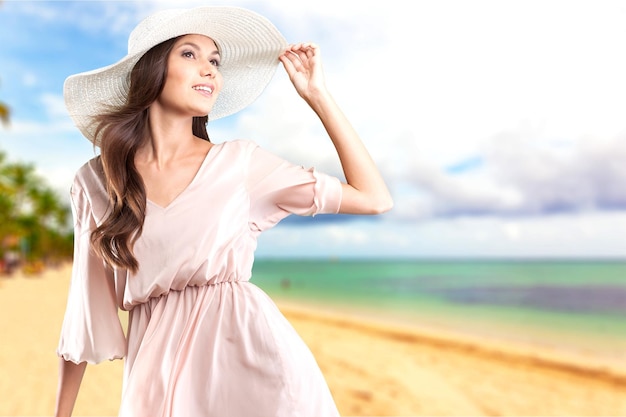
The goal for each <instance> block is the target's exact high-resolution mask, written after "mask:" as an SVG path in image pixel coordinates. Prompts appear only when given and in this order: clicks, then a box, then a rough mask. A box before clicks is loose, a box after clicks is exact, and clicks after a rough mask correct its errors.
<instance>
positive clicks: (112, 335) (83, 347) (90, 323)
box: [57, 181, 126, 363]
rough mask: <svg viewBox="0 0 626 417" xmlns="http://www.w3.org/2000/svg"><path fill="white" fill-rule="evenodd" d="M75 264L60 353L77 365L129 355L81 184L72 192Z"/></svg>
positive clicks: (108, 276) (111, 286) (107, 269)
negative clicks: (92, 237)
mask: <svg viewBox="0 0 626 417" xmlns="http://www.w3.org/2000/svg"><path fill="white" fill-rule="evenodd" d="M71 200H72V214H73V216H74V263H73V268H72V280H71V283H70V289H69V295H68V300H67V309H66V311H65V317H64V319H63V326H62V328H61V337H60V341H59V345H58V348H57V354H58V355H59V356H62V357H63V358H64V359H65V360H68V361H72V362H75V363H80V362H88V363H99V362H102V361H104V360H105V359H109V360H112V359H120V358H123V357H124V356H125V354H126V340H125V336H124V332H123V330H122V325H121V323H120V319H119V316H118V306H117V303H116V293H115V286H114V280H113V273H112V270H111V269H110V268H106V267H105V264H104V262H103V261H102V258H100V257H99V256H98V255H96V254H95V253H94V251H93V250H92V249H91V246H90V243H89V239H90V234H91V231H92V230H93V229H94V228H95V227H96V226H95V221H94V219H93V215H92V210H91V204H90V202H89V199H88V198H87V196H86V193H85V191H84V190H83V189H82V187H81V185H80V184H79V183H78V182H76V181H75V182H74V184H73V185H72V190H71Z"/></svg>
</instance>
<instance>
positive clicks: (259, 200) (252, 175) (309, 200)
mask: <svg viewBox="0 0 626 417" xmlns="http://www.w3.org/2000/svg"><path fill="white" fill-rule="evenodd" d="M248 168H249V169H248V172H247V185H248V190H249V193H250V227H251V228H252V229H253V230H254V231H259V232H260V231H263V230H266V229H269V228H271V227H272V226H274V225H275V224H276V223H278V222H279V221H280V220H282V219H283V218H285V217H287V216H288V215H289V214H297V215H300V216H314V215H316V214H322V213H327V214H335V213H337V212H339V207H340V205H341V182H340V181H339V179H337V178H336V177H333V176H330V175H327V174H324V173H321V172H318V171H316V170H315V168H309V169H306V168H304V167H302V166H298V165H294V164H292V163H289V162H287V161H285V160H284V159H282V158H280V157H277V156H275V155H273V154H271V153H269V152H267V151H265V150H263V149H262V148H260V147H259V146H256V145H254V146H253V149H252V152H251V157H250V162H249V167H248Z"/></svg>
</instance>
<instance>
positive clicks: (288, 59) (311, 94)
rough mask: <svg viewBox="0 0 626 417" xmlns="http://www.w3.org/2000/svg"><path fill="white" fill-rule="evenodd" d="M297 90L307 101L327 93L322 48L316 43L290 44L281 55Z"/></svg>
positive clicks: (281, 59) (309, 101)
mask: <svg viewBox="0 0 626 417" xmlns="http://www.w3.org/2000/svg"><path fill="white" fill-rule="evenodd" d="M279 59H280V61H281V62H282V63H283V66H284V67H285V71H287V74H288V75H289V79H290V80H291V82H292V83H293V85H294V87H295V88H296V91H297V92H298V94H299V95H300V97H302V98H303V99H304V100H305V101H307V102H308V103H309V104H311V101H313V100H314V99H316V98H318V97H319V96H320V95H321V94H325V93H326V85H325V80H324V71H323V70H322V57H321V53H320V48H319V46H317V45H316V44H314V43H310V42H309V43H296V44H293V45H290V46H289V47H288V48H287V50H286V51H285V52H284V53H283V54H282V55H281V56H280V57H279Z"/></svg>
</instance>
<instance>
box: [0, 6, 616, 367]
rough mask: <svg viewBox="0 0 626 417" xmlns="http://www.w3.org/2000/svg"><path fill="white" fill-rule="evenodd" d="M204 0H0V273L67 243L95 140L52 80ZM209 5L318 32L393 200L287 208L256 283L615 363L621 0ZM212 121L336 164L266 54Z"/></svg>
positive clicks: (295, 30) (235, 133)
mask: <svg viewBox="0 0 626 417" xmlns="http://www.w3.org/2000/svg"><path fill="white" fill-rule="evenodd" d="M207 4H208V3H207V2H199V1H106V2H105V1H2V2H0V118H1V119H2V126H1V127H0V174H1V175H2V180H1V181H0V187H1V190H2V195H1V198H0V221H1V226H0V238H1V243H2V246H1V248H0V251H1V254H2V259H3V260H2V262H3V264H2V265H3V268H4V269H5V273H6V274H8V273H9V272H11V270H12V269H13V268H17V267H21V268H23V269H24V270H26V271H27V272H29V271H32V272H36V271H41V270H42V269H44V268H45V266H46V264H58V263H59V262H61V261H62V260H63V259H67V257H68V256H69V255H71V239H72V236H71V227H70V225H71V219H69V218H68V215H69V198H68V196H69V194H68V192H69V187H70V184H71V182H72V178H73V175H74V172H75V171H76V170H77V169H78V168H79V167H80V166H81V165H82V164H84V163H85V162H86V161H87V160H89V159H90V158H92V157H93V156H94V155H96V154H97V149H94V148H93V147H92V145H91V143H90V142H88V141H87V140H86V139H84V138H83V137H82V136H81V134H80V132H79V131H78V130H77V129H76V128H75V127H74V126H73V124H72V121H71V120H70V118H69V117H68V115H67V113H66V110H65V106H64V103H63V81H64V80H65V78H67V77H68V76H69V75H72V74H75V73H78V72H83V71H89V70H92V69H96V68H99V67H102V66H105V65H109V64H111V63H113V62H116V61H117V60H119V59H121V58H122V57H123V56H124V55H125V54H126V47H127V44H126V43H127V39H128V34H129V33H130V31H131V30H132V28H133V27H134V26H135V25H136V24H137V23H138V22H139V21H140V20H141V19H142V18H144V17H146V16H147V15H149V14H150V13H152V12H154V11H156V10H159V9H162V8H171V7H191V6H200V5H207ZM211 4H212V5H220V4H221V5H235V6H242V7H246V8H250V9H252V10H255V11H257V12H259V13H261V14H262V15H264V16H266V17H268V18H269V20H271V21H272V22H273V23H274V24H275V25H276V26H277V27H278V29H279V30H280V31H281V32H282V33H283V34H284V35H285V37H286V38H287V40H288V41H289V42H299V41H309V40H310V41H314V42H316V43H318V44H319V45H320V46H321V50H322V54H323V59H324V67H325V71H326V76H327V84H328V85H329V87H330V89H331V91H332V92H333V94H334V95H335V98H336V99H337V101H338V102H339V103H340V105H342V107H343V109H344V111H345V112H346V113H347V115H348V116H349V118H350V119H351V121H352V122H353V124H354V125H355V127H356V128H357V130H358V131H359V132H360V134H361V136H362V139H363V141H364V142H365V143H366V145H367V147H368V148H369V150H370V151H371V153H372V155H373V157H374V159H375V160H376V161H377V163H378V164H379V166H380V169H381V171H382V173H383V175H384V177H385V178H386V180H387V182H388V185H389V187H390V189H391V191H392V194H393V197H394V200H395V206H394V209H393V210H392V211H391V212H389V213H387V214H384V215H382V216H375V217H367V216H366V217H356V216H342V215H337V216H318V217H315V218H314V219H309V218H298V217H295V216H292V217H290V218H288V219H286V220H285V221H283V222H282V223H281V225H280V226H279V227H277V228H276V229H273V230H270V231H268V232H266V233H265V234H264V235H263V236H262V237H261V239H260V242H259V249H258V251H257V263H256V265H255V277H254V279H255V280H256V283H257V284H258V285H260V286H261V287H263V288H264V289H266V291H267V292H268V293H270V295H272V296H274V297H276V298H277V299H280V300H290V301H296V302H302V303H304V302H309V303H311V304H312V305H313V304H315V305H319V304H320V303H323V305H324V306H326V307H327V308H329V309H330V308H331V307H332V308H337V309H344V310H345V309H346V307H348V308H349V309H350V310H352V311H360V312H364V311H368V312H370V313H371V312H372V311H374V312H375V313H376V315H377V316H378V317H379V318H380V317H386V318H388V319H389V320H394V321H395V322H403V323H408V324H416V323H417V324H420V325H428V326H431V327H433V328H438V329H447V330H454V331H459V332H465V333H471V334H472V335H479V336H481V337H493V338H500V339H506V340H508V341H517V342H525V343H533V344H540V345H543V346H551V347H557V348H559V349H561V348H562V349H564V350H567V351H568V352H575V353H585V354H587V355H592V356H594V357H596V358H602V359H607V360H612V361H621V363H623V361H624V360H626V356H625V352H626V350H625V348H626V320H624V319H625V318H626V240H625V236H626V186H625V184H626V146H625V139H626V136H625V134H626V118H625V117H624V116H625V115H626V100H624V97H626V77H625V76H624V74H626V53H625V51H626V25H624V21H625V20H626V3H624V2H623V1H564V0H563V1H557V0H547V1H533V0H530V1H506V2H503V1H495V0H493V1H487V0H477V1H471V2H466V1H461V0H443V1H434V0H433V1H430V0H429V1H419V0H418V1H414V2H406V1H400V0H389V1H370V0H362V1H327V0H318V1H298V2H294V1H288V0H269V1H256V0H251V1H222V2H212V3H211ZM209 135H210V137H211V139H212V141H213V142H216V143H220V142H223V141H228V140H232V139H238V138H246V139H251V140H254V141H256V142H258V143H259V144H260V145H261V146H263V147H265V148H267V149H268V150H270V151H272V152H274V153H276V154H278V155H280V156H282V157H284V158H285V159H288V160H290V161H292V162H294V163H298V164H301V165H304V166H315V167H317V169H319V170H321V171H324V172H327V173H329V174H333V175H337V176H339V177H342V173H341V170H340V166H339V164H338V160H337V158H336V156H335V155H334V151H333V149H332V145H331V143H330V141H329V140H328V139H327V138H326V136H325V134H324V131H323V129H322V128H321V126H320V124H319V122H318V120H317V119H316V117H315V115H314V114H312V112H311V111H310V109H308V108H307V106H306V105H305V103H304V102H303V101H302V100H301V99H300V98H299V97H298V96H297V94H296V93H295V91H294V90H293V88H292V86H291V84H290V83H289V81H288V79H287V77H286V76H285V74H284V71H283V70H282V68H281V67H279V68H278V69H277V72H276V76H275V78H274V79H273V81H272V82H271V84H270V85H269V86H268V88H267V90H266V91H265V93H264V95H263V96H262V97H261V98H260V99H259V100H257V101H256V102H255V103H254V104H253V105H251V106H250V107H249V108H247V109H246V110H244V111H242V112H240V113H238V114H237V115H234V116H231V117H228V118H226V119H222V120H218V121H215V122H210V123H209ZM2 289H3V288H2V286H0V292H1V291H2ZM0 308H1V307H0ZM5 313H7V312H5ZM7 314H9V313H7ZM3 343H6V342H3Z"/></svg>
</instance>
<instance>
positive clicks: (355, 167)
mask: <svg viewBox="0 0 626 417" xmlns="http://www.w3.org/2000/svg"><path fill="white" fill-rule="evenodd" d="M280 60H281V62H282V63H283V66H284V67H285V70H286V71H287V74H288V75H289V79H290V80H291V82H292V83H293V85H294V87H295V88H296V91H297V92H298V94H299V95H300V96H301V97H302V98H303V99H304V100H305V101H306V102H307V103H308V104H309V106H310V107H311V109H313V111H314V112H315V113H316V114H317V115H318V117H319V118H320V120H321V121H322V124H323V125H324V128H325V129H326V132H327V133H328V135H329V137H330V139H331V141H332V142H333V144H334V146H335V149H336V150H337V154H338V156H339V160H340V161H341V167H342V169H343V172H344V175H345V177H346V181H347V184H344V185H343V196H342V201H341V207H340V209H339V212H340V213H350V214H379V213H383V212H385V211H388V210H390V209H391V207H392V206H393V201H392V198H391V195H390V194H389V190H388V189H387V186H386V185H385V182H384V180H383V178H382V176H381V175H380V172H379V170H378V168H377V167H376V164H375V163H374V160H373V159H372V157H371V155H370V154H369V152H368V151H367V149H366V148H365V145H364V144H363V142H362V141H361V139H360V137H359V135H358V134H357V132H356V130H355V129H354V128H353V127H352V124H351V123H350V122H349V121H348V119H347V118H346V116H345V115H344V114H343V112H342V111H341V109H340V108H339V106H338V105H337V103H336V102H335V100H334V98H333V97H332V96H331V94H330V92H329V91H328V89H327V88H326V85H325V80H324V74H323V70H322V62H321V56H320V50H319V47H318V46H317V45H315V44H313V43H299V44H294V45H291V46H290V47H289V48H288V49H287V51H286V52H285V53H284V54H283V55H281V57H280Z"/></svg>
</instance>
